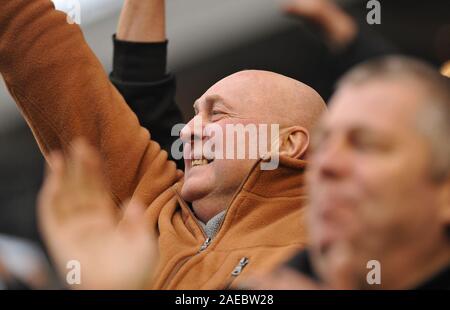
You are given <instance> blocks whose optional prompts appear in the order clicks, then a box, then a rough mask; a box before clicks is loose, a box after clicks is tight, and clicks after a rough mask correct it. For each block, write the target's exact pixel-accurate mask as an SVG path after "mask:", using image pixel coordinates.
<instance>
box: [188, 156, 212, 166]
mask: <svg viewBox="0 0 450 310" xmlns="http://www.w3.org/2000/svg"><path fill="white" fill-rule="evenodd" d="M213 161H214V159H206V158H202V159H193V160H192V167H198V166H205V165H207V164H210V163H212V162H213Z"/></svg>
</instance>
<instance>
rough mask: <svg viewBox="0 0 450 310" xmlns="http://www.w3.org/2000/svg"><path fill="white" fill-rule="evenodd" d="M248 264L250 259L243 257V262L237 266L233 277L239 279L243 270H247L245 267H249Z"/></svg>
mask: <svg viewBox="0 0 450 310" xmlns="http://www.w3.org/2000/svg"><path fill="white" fill-rule="evenodd" d="M248 262H249V259H248V258H247V257H242V258H241V260H240V261H239V264H237V266H236V267H235V268H234V270H233V272H232V273H231V275H232V276H233V277H237V276H238V275H240V274H241V272H242V270H243V269H244V268H245V266H247V265H248Z"/></svg>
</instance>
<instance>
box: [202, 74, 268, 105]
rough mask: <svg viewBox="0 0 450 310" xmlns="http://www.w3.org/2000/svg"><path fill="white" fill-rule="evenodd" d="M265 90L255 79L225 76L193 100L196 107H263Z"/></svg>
mask: <svg viewBox="0 0 450 310" xmlns="http://www.w3.org/2000/svg"><path fill="white" fill-rule="evenodd" d="M266 97H267V90H266V89H264V88H263V87H262V86H261V84H260V83H258V81H257V80H255V79H251V78H248V77H245V76H231V77H227V78H225V79H223V80H221V81H219V82H217V83H216V84H214V85H213V86H211V88H209V89H208V90H207V91H206V92H205V93H204V94H203V95H202V96H201V97H200V98H198V99H197V100H196V101H195V105H196V106H197V107H198V108H204V107H210V106H211V105H216V104H217V105H222V106H225V107H226V108H227V109H229V110H233V111H235V112H240V111H241V112H244V111H251V110H254V109H256V108H258V109H264V106H265V105H264V104H263V102H264V100H265V98H266Z"/></svg>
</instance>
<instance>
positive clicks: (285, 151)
mask: <svg viewBox="0 0 450 310" xmlns="http://www.w3.org/2000/svg"><path fill="white" fill-rule="evenodd" d="M308 147H309V131H308V130H307V129H306V128H304V127H300V126H295V127H290V128H289V129H287V131H286V134H285V135H283V137H282V143H281V146H280V155H284V156H288V157H291V158H296V159H301V158H303V157H304V156H305V154H306V151H307V150H308Z"/></svg>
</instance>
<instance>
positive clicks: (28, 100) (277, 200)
mask: <svg viewBox="0 0 450 310" xmlns="http://www.w3.org/2000/svg"><path fill="white" fill-rule="evenodd" d="M0 72H1V74H2V75H3V77H4V79H5V81H6V84H7V87H8V89H9V91H10V93H11V95H12V96H13V97H14V99H15V101H16V102H17V104H18V106H19V108H20V109H21V111H22V113H23V115H24V117H25V119H26V121H27V122H28V124H29V126H30V128H31V129H32V131H33V134H34V136H35V137H36V140H37V142H38V144H39V147H40V148H41V150H42V152H43V153H44V155H45V156H46V155H48V154H49V152H50V151H51V150H53V149H62V151H63V152H64V153H67V152H68V151H69V148H70V143H71V141H73V139H75V138H77V137H80V136H82V137H85V138H87V139H88V140H89V142H90V143H91V144H92V145H94V146H95V147H96V148H97V149H98V150H99V151H100V153H101V155H102V158H103V161H104V170H105V171H104V173H105V175H106V177H107V179H108V180H109V183H110V184H109V186H110V189H111V194H112V196H113V197H114V200H115V202H116V203H117V205H120V204H121V202H122V201H123V200H125V199H127V198H129V197H131V198H132V199H137V200H139V201H142V202H144V203H145V204H146V205H148V209H147V212H146V216H147V218H148V221H149V225H151V226H150V227H151V230H152V232H153V233H154V234H155V236H156V237H157V240H158V243H159V249H160V262H159V265H158V268H157V273H156V279H155V281H154V283H153V284H152V285H151V288H154V289H219V288H226V287H228V286H229V285H231V284H233V285H235V284H236V283H237V282H236V281H239V280H238V279H237V278H241V277H240V275H241V274H244V275H245V274H248V273H250V272H255V271H257V270H261V271H269V270H270V269H272V268H274V267H276V266H277V265H279V264H281V263H282V262H284V261H286V260H287V259H288V258H289V257H290V256H291V255H292V254H293V253H294V252H296V251H297V250H299V249H300V248H302V247H304V245H305V239H306V232H305V231H304V226H303V225H302V221H303V213H304V208H302V206H304V205H305V203H306V198H305V194H304V184H303V170H304V164H305V163H304V162H303V161H300V160H293V159H289V158H281V159H280V161H281V165H280V167H279V168H278V169H276V170H274V171H261V170H260V165H259V164H255V166H254V168H253V169H252V171H251V172H250V173H249V175H248V177H247V178H246V179H245V180H243V182H242V185H241V187H240V189H239V190H238V192H237V193H236V195H235V197H234V199H233V201H232V203H231V205H230V206H229V208H228V209H227V213H226V215H225V218H224V222H223V224H222V226H221V228H220V230H219V232H218V233H217V235H216V237H215V238H214V240H213V241H212V242H211V243H210V245H209V246H208V247H207V248H206V249H205V250H204V251H200V248H201V246H202V244H203V243H204V241H205V238H206V237H205V234H204V232H203V231H202V229H201V227H200V226H199V224H198V222H197V221H196V219H195V217H194V215H193V214H192V212H191V210H190V209H189V207H188V206H187V204H186V202H184V201H183V200H182V199H181V198H180V195H179V194H178V193H179V189H180V187H181V186H182V179H181V178H180V174H178V173H177V171H176V168H175V164H174V163H173V162H170V161H168V160H167V153H165V152H164V151H161V149H160V147H159V145H158V144H157V143H155V142H154V141H151V140H150V135H149V133H148V131H146V130H145V129H144V128H142V127H140V126H139V122H138V120H137V118H136V116H135V115H134V114H133V113H132V111H131V110H130V109H129V108H128V106H127V104H126V103H125V102H124V100H123V98H122V96H121V95H120V94H119V93H118V92H117V90H116V89H115V88H114V87H113V86H112V85H111V83H110V82H109V80H108V76H107V75H106V74H105V72H104V71H103V68H102V66H101V64H100V63H99V61H98V60H97V59H96V57H95V55H94V54H93V53H92V51H91V50H90V49H89V47H88V46H87V44H86V42H85V41H84V39H83V35H82V33H81V31H80V28H79V27H78V26H77V25H70V24H68V23H67V22H66V16H65V14H63V13H61V12H57V11H55V10H54V7H53V4H52V3H51V2H50V1H49V0H0ZM244 258H246V259H248V261H247V260H245V259H244ZM242 259H244V260H242ZM241 260H242V264H241V265H242V266H241V267H239V263H240V262H241ZM233 271H234V273H233ZM236 279H237V280H236Z"/></svg>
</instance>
